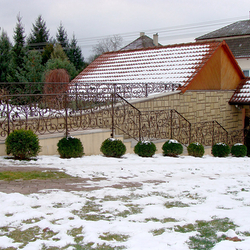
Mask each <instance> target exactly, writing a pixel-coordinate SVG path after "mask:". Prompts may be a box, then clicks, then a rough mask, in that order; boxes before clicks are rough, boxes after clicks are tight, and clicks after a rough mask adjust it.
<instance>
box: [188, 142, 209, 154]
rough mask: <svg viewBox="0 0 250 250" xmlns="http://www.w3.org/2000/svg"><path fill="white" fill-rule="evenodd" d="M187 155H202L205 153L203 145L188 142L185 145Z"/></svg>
mask: <svg viewBox="0 0 250 250" xmlns="http://www.w3.org/2000/svg"><path fill="white" fill-rule="evenodd" d="M187 150H188V155H191V156H194V157H202V156H203V155H204V153H205V150H204V147H203V145H201V144H200V143H198V142H196V143H194V142H193V143H190V144H189V146H188V147H187Z"/></svg>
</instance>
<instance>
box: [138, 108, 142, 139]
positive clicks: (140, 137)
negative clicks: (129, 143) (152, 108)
mask: <svg viewBox="0 0 250 250" xmlns="http://www.w3.org/2000/svg"><path fill="white" fill-rule="evenodd" d="M139 141H142V136H141V111H139Z"/></svg>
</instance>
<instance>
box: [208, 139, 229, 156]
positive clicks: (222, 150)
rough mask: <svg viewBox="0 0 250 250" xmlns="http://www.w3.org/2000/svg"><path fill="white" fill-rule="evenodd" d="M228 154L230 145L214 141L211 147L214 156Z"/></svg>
mask: <svg viewBox="0 0 250 250" xmlns="http://www.w3.org/2000/svg"><path fill="white" fill-rule="evenodd" d="M229 154H230V147H229V146H228V145H227V144H226V143H222V142H219V143H216V144H214V145H213V147H212V155H213V156H215V157H226V156H228V155H229Z"/></svg>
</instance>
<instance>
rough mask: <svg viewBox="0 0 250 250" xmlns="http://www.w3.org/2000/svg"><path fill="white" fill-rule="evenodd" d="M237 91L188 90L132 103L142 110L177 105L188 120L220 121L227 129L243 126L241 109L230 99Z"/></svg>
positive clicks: (171, 107) (160, 108)
mask: <svg viewBox="0 0 250 250" xmlns="http://www.w3.org/2000/svg"><path fill="white" fill-rule="evenodd" d="M233 93H234V91H229V90H225V91H222V90H220V91H191V90H190V91H186V92H185V93H184V94H183V93H181V92H175V93H165V94H159V95H154V96H151V97H148V98H144V99H140V100H139V99H138V100H133V101H132V102H131V103H132V104H133V105H134V106H135V107H136V108H138V109H139V110H140V111H149V110H169V109H175V110H177V111H178V112H179V113H181V114H182V115H183V116H184V117H185V118H186V119H187V120H188V121H189V122H191V123H197V122H206V121H217V122H219V123H220V124H221V125H222V126H223V127H224V128H225V129H226V130H228V131H231V130H237V129H241V128H242V112H241V111H240V110H238V109H237V108H236V107H235V106H234V105H229V103H228V101H229V100H230V98H231V96H232V95H233Z"/></svg>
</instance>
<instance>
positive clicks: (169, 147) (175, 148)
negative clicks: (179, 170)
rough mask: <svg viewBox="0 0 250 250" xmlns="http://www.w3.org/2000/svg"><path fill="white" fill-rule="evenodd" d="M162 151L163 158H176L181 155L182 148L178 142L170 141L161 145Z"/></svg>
mask: <svg viewBox="0 0 250 250" xmlns="http://www.w3.org/2000/svg"><path fill="white" fill-rule="evenodd" d="M162 150H163V155H164V156H173V157H176V156H177V155H180V154H182V152H183V146H182V145H181V144H180V143H179V142H178V141H176V140H173V139H171V140H168V141H166V142H165V143H164V144H163V146H162Z"/></svg>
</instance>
